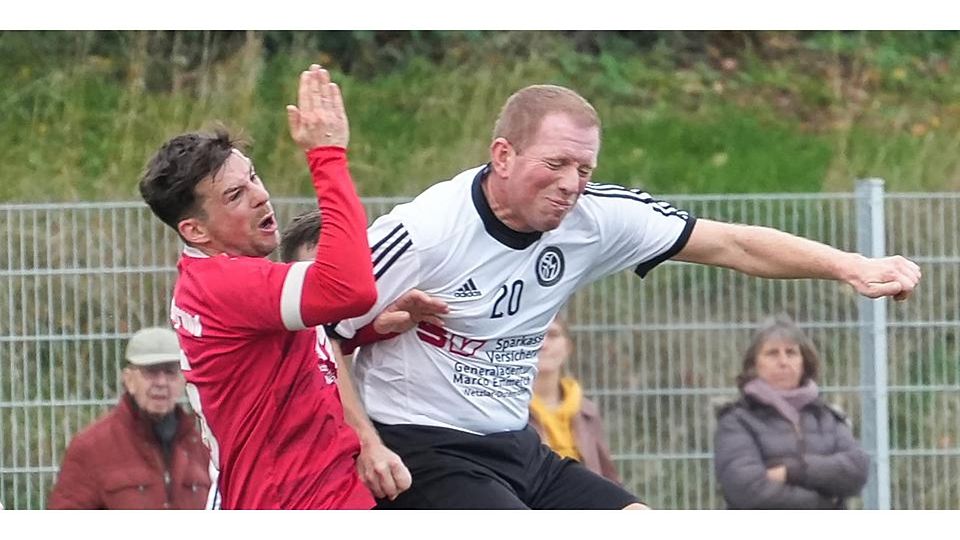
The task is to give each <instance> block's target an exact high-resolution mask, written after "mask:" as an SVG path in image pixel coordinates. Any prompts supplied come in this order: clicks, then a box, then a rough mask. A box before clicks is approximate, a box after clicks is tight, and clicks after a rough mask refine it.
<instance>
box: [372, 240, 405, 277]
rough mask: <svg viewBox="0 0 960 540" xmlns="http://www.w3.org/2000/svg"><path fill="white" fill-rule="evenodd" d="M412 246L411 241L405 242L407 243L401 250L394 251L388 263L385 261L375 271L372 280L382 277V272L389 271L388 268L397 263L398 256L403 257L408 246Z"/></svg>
mask: <svg viewBox="0 0 960 540" xmlns="http://www.w3.org/2000/svg"><path fill="white" fill-rule="evenodd" d="M412 245H413V240H407V243H406V244H404V245H403V247H401V248H400V249H398V250H395V253H394V255H393V257H391V258H390V260H389V261H387V262H386V263H384V264H383V266H381V267H380V269H379V270H377V272H376V274H374V276H373V277H374V279H380V276H382V275H383V274H384V272H386V271H387V270H389V269H390V267H391V266H393V263H395V262H397V259H399V258H400V256H401V255H403V253H404V252H405V251H407V250H408V249H410V246H412Z"/></svg>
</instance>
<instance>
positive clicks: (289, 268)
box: [140, 65, 376, 509]
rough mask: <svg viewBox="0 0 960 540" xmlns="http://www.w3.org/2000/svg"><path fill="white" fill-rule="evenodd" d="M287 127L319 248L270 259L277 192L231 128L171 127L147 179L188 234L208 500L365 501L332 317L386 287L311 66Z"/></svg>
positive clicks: (182, 322)
mask: <svg viewBox="0 0 960 540" xmlns="http://www.w3.org/2000/svg"><path fill="white" fill-rule="evenodd" d="M287 116H288V120H289V124H290V134H291V136H292V137H293V139H294V141H295V142H296V143H297V144H298V145H299V146H300V148H301V149H302V150H303V152H304V157H305V158H306V160H307V162H308V164H309V165H310V172H311V174H312V177H313V186H314V189H315V191H316V194H317V204H318V206H319V207H320V208H322V209H323V211H324V216H325V223H324V228H323V233H322V234H321V235H320V237H319V239H318V241H317V244H318V245H317V250H316V256H315V257H314V258H313V259H312V260H310V261H303V262H298V263H293V264H281V263H275V262H272V261H270V260H268V259H267V258H266V256H267V255H269V254H270V253H271V252H272V251H273V250H274V249H275V248H276V247H277V244H278V243H279V234H278V227H277V221H276V218H275V216H274V213H273V208H272V207H271V205H270V194H269V193H268V192H267V190H266V188H265V187H264V185H263V182H261V180H260V177H259V176H258V175H257V173H256V171H255V170H254V167H253V162H252V161H251V160H250V159H249V158H248V157H246V156H245V155H244V154H243V153H242V152H241V151H240V150H239V149H238V148H237V147H236V144H235V143H234V142H233V141H231V140H230V138H229V137H228V136H227V134H226V133H216V134H203V133H189V134H184V135H179V136H177V137H174V138H173V139H171V140H170V141H168V142H167V143H165V144H164V145H163V146H162V147H161V148H160V150H158V151H157V153H156V154H155V155H154V157H153V158H152V159H151V160H150V163H149V164H148V166H147V170H146V172H145V173H144V175H143V178H142V179H141V181H140V192H141V194H142V195H143V198H144V200H146V201H147V203H148V204H149V205H150V208H151V209H152V210H153V211H154V213H155V214H157V216H158V217H159V218H160V219H161V220H162V221H164V222H165V223H166V224H168V225H169V226H170V227H172V228H173V229H174V230H176V231H177V233H178V234H179V235H180V237H181V238H182V239H183V240H184V242H185V244H186V247H185V248H184V250H183V253H182V255H181V257H180V261H179V263H178V264H177V269H178V272H179V275H178V278H177V283H176V285H175V286H174V291H173V302H172V304H171V319H172V320H173V324H174V328H175V329H176V330H177V335H178V337H179V342H180V348H181V349H182V351H183V356H182V358H181V367H182V370H183V372H184V376H185V377H186V379H187V383H188V384H187V395H188V396H189V397H190V402H191V405H192V406H193V408H194V411H195V412H196V413H197V415H198V416H199V417H200V419H201V424H202V428H203V436H204V441H205V442H206V443H207V445H208V446H209V448H210V454H211V456H210V457H211V465H212V468H213V470H212V471H211V477H212V480H213V487H214V490H212V491H211V493H210V496H209V499H208V505H209V507H213V508H217V507H219V508H228V509H261V508H266V509H326V508H334V509H368V508H371V507H372V506H373V505H374V498H373V496H372V494H371V493H370V491H369V490H368V489H367V488H366V487H365V486H364V485H363V483H362V481H361V479H360V477H359V475H358V474H357V471H356V469H355V459H356V456H357V455H358V454H359V451H360V444H359V440H358V439H357V435H356V433H355V432H354V431H353V430H352V429H351V428H350V426H349V425H348V424H347V423H346V421H345V419H344V414H343V409H342V407H341V402H340V395H339V392H338V388H337V385H336V384H335V383H336V378H337V368H336V364H335V363H334V361H333V352H332V350H331V348H330V342H329V340H328V339H327V337H326V334H325V333H324V331H323V328H322V327H318V325H322V324H325V323H330V322H333V321H337V320H340V319H342V318H343V317H350V316H356V315H358V314H361V313H364V312H365V311H366V310H368V309H369V308H370V307H371V306H372V305H373V302H374V299H375V297H376V289H375V286H374V280H373V274H372V265H371V262H370V256H369V249H370V246H369V244H367V240H366V226H367V219H366V213H365V212H364V209H363V205H362V204H361V203H360V200H359V198H358V197H357V193H356V190H355V188H354V186H353V181H352V180H351V178H350V173H349V170H348V166H347V150H346V149H347V142H348V139H349V126H348V123H347V117H346V112H345V111H344V108H343V102H342V100H341V97H340V91H339V89H338V88H337V86H336V85H335V84H334V83H332V82H330V76H329V74H328V73H327V71H326V70H323V69H321V68H320V66H317V65H314V66H311V68H310V69H309V70H308V71H304V72H303V73H302V74H301V76H300V88H299V97H298V107H294V106H292V105H291V106H288V107H287Z"/></svg>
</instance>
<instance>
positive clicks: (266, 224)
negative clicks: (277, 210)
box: [257, 212, 277, 234]
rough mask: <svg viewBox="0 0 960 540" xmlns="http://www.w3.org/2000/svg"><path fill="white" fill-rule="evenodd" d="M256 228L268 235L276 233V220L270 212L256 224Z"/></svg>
mask: <svg viewBox="0 0 960 540" xmlns="http://www.w3.org/2000/svg"><path fill="white" fill-rule="evenodd" d="M257 228H258V229H260V230H261V231H263V232H265V233H268V234H273V233H275V232H277V219H276V217H275V216H274V215H273V212H270V213H269V214H267V215H266V216H265V217H264V218H263V219H261V220H260V222H259V223H257Z"/></svg>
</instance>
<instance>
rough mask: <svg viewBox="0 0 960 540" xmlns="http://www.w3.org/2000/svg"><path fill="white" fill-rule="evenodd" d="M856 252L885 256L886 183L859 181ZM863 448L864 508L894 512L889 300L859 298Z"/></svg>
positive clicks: (871, 255) (857, 190) (873, 180)
mask: <svg viewBox="0 0 960 540" xmlns="http://www.w3.org/2000/svg"><path fill="white" fill-rule="evenodd" d="M856 197H857V250H858V251H859V252H860V253H862V254H863V255H865V256H867V257H884V256H886V238H885V236H884V235H885V232H886V229H885V223H884V215H883V209H884V208H883V203H884V191H883V180H881V179H878V178H871V179H867V180H858V181H857V184H856ZM857 308H858V310H857V311H858V313H859V318H860V321H859V322H860V325H859V326H860V388H861V390H860V392H861V397H862V404H863V407H862V411H863V419H862V422H863V423H862V424H861V442H862V443H863V447H864V449H865V450H867V451H868V452H870V453H871V454H872V455H873V459H872V460H871V470H870V477H869V479H868V480H867V487H866V489H865V490H864V493H863V503H864V507H865V508H869V509H877V510H889V509H890V432H889V428H890V424H889V410H888V404H887V300H886V299H885V298H879V299H876V300H870V299H868V298H864V297H860V299H859V304H858V306H857Z"/></svg>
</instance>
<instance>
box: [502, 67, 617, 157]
mask: <svg viewBox="0 0 960 540" xmlns="http://www.w3.org/2000/svg"><path fill="white" fill-rule="evenodd" d="M551 114H565V115H567V116H569V117H570V118H571V119H572V120H573V121H574V122H575V123H576V124H578V125H580V126H581V127H584V128H592V127H596V128H597V129H600V116H599V115H597V111H596V109H594V108H593V105H591V104H590V102H589V101H587V100H586V99H584V98H583V96H581V95H580V94H578V93H576V92H574V91H573V90H570V89H569V88H565V87H563V86H556V85H551V84H535V85H532V86H527V87H526V88H522V89H520V90H518V91H517V92H515V93H514V94H513V95H512V96H510V97H509V98H508V99H507V102H506V103H504V105H503V108H502V109H500V114H499V115H498V116H497V122H496V124H494V126H493V138H494V139H496V138H498V137H503V138H504V139H506V140H508V141H510V144H512V145H513V147H514V148H515V149H516V150H517V152H522V151H523V149H524V148H525V147H526V146H527V145H528V144H529V143H530V141H531V140H532V139H533V137H534V136H536V134H537V130H538V129H540V124H541V123H543V119H544V118H546V117H547V116H549V115H551Z"/></svg>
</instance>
